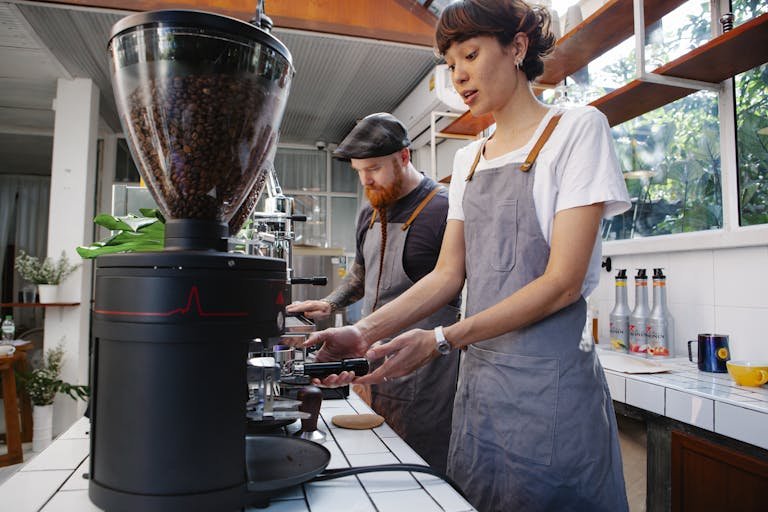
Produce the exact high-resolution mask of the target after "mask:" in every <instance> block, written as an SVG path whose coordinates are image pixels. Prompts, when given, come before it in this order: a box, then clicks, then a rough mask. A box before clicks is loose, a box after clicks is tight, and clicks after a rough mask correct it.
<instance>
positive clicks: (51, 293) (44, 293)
mask: <svg viewBox="0 0 768 512" xmlns="http://www.w3.org/2000/svg"><path fill="white" fill-rule="evenodd" d="M37 294H38V295H39V296H40V303H41V304H51V303H54V302H56V301H57V299H58V295H59V286H58V285H56V284H39V285H37Z"/></svg>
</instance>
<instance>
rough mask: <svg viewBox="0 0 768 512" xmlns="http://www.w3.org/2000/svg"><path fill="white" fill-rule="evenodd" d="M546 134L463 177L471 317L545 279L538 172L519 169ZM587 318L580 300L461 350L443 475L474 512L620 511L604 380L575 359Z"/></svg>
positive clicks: (617, 455) (588, 357)
mask: <svg viewBox="0 0 768 512" xmlns="http://www.w3.org/2000/svg"><path fill="white" fill-rule="evenodd" d="M559 117H560V116H555V118H553V119H552V120H551V121H550V122H554V124H556V123H557V120H559ZM553 129H554V126H552V127H551V129H550V127H549V126H548V127H547V129H545V130H544V133H543V134H542V136H541V137H540V138H539V140H538V141H537V144H536V145H535V146H534V150H533V151H532V152H531V155H529V156H528V158H527V159H526V161H525V162H524V163H522V164H519V163H517V164H510V165H506V166H503V167H500V168H495V169H487V170H483V171H481V172H478V173H477V174H476V175H474V178H470V179H468V183H467V187H466V190H465V193H464V200H463V206H464V216H465V221H464V238H465V242H466V272H467V308H466V315H467V317H469V316H471V315H473V314H476V313H478V312H480V311H483V310H485V309H487V308H489V307H491V306H493V305H495V304H497V303H498V302H500V301H502V300H503V299H505V298H507V297H509V296H510V295H512V294H513V293H515V292H516V291H517V290H519V289H520V288H522V287H523V286H525V285H526V284H528V283H530V282H531V281H533V280H534V279H536V278H537V277H539V276H541V275H542V274H543V273H544V270H545V268H546V266H547V260H548V259H549V245H548V244H547V241H546V239H545V238H544V236H543V234H542V232H541V227H540V225H539V221H538V218H537V217H536V211H535V206H534V200H533V180H534V171H532V170H531V171H530V172H524V171H526V170H529V169H531V168H532V167H533V163H534V162H535V158H536V156H537V154H538V150H539V149H541V146H543V144H544V142H546V139H547V138H548V136H549V135H550V134H551V130H553ZM484 145H485V144H484V143H483V144H482V145H481V148H480V152H482V151H483V146H484ZM479 158H480V153H478V155H477V158H476V159H475V163H474V165H473V166H472V171H471V172H470V175H472V174H473V173H474V169H475V167H476V166H477V162H478V160H479ZM470 180H471V181H470ZM585 315H586V306H585V301H584V299H583V298H580V299H579V300H578V301H577V302H575V303H574V304H571V305H570V306H567V307H565V308H563V309H562V310H560V311H558V312H557V313H554V314H552V315H550V316H549V317H547V318H545V319H543V320H541V321H539V322H537V323H535V324H533V325H530V326H528V327H525V328H522V329H519V330H516V331H513V332H509V333H507V334H503V335H501V336H498V337H496V338H492V339H488V340H485V341H481V342H478V343H474V344H472V345H470V346H469V348H468V350H467V351H466V353H465V356H464V358H463V360H462V363H461V371H460V375H459V385H458V390H457V392H456V402H455V405H454V416H453V432H452V436H451V448H450V453H449V456H448V474H449V475H450V476H451V477H452V478H453V479H454V480H455V481H456V482H457V483H458V484H459V486H460V487H461V488H462V489H463V490H464V492H465V493H466V494H467V496H468V497H469V500H470V502H471V503H472V505H474V506H475V507H476V508H477V509H478V510H480V511H481V512H491V511H500V512H501V511H503V512H512V511H539V510H547V511H590V512H598V511H610V512H617V511H618V512H620V511H626V510H628V505H627V498H626V492H625V489H624V477H623V474H622V465H621V452H620V450H619V443H618V433H617V427H616V418H615V416H614V410H613V404H612V402H611V398H610V395H609V392H608V386H607V383H606V380H605V375H604V373H603V369H602V367H601V366H600V362H599V361H598V359H597V356H596V355H595V352H594V351H592V352H582V351H580V350H579V341H580V338H581V331H582V328H583V326H584V321H585Z"/></svg>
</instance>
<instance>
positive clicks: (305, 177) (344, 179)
mask: <svg viewBox="0 0 768 512" xmlns="http://www.w3.org/2000/svg"><path fill="white" fill-rule="evenodd" d="M275 169H276V170H277V176H278V180H279V181H280V186H281V187H282V189H283V193H284V194H285V195H287V196H291V197H293V198H294V201H295V203H294V204H295V210H296V212H295V213H296V214H299V215H306V217H307V220H306V222H296V223H294V231H295V236H296V239H295V243H296V244H298V245H309V246H315V247H334V248H341V249H343V250H344V251H345V252H354V251H355V221H356V220H357V205H358V187H359V185H358V183H359V181H358V179H357V174H356V173H355V172H354V171H352V168H351V167H350V165H349V163H348V162H341V161H338V160H332V159H330V158H329V154H328V152H327V151H318V150H317V149H305V148H296V147H287V146H286V147H278V149H277V154H276V155H275Z"/></svg>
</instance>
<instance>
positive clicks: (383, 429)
mask: <svg viewBox="0 0 768 512" xmlns="http://www.w3.org/2000/svg"><path fill="white" fill-rule="evenodd" d="M373 431H374V432H376V435H377V436H379V437H382V438H383V437H398V435H397V432H395V431H394V430H392V427H390V426H389V425H387V424H386V422H385V423H382V424H381V425H379V426H378V427H376V428H374V429H373Z"/></svg>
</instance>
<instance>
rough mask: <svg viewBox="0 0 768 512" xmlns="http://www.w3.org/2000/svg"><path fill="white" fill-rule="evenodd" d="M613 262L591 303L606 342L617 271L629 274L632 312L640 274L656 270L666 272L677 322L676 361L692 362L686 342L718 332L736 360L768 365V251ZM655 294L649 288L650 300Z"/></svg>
mask: <svg viewBox="0 0 768 512" xmlns="http://www.w3.org/2000/svg"><path fill="white" fill-rule="evenodd" d="M611 260H612V263H613V268H614V270H613V271H612V272H611V273H610V274H609V273H608V272H605V271H603V272H602V277H601V279H600V285H599V287H598V288H597V289H596V290H595V291H594V292H593V293H592V296H591V297H590V300H596V301H597V303H598V305H599V308H600V320H599V337H600V340H601V341H602V340H606V341H607V340H608V325H609V324H608V315H609V314H610V311H611V308H613V305H614V279H613V276H615V274H616V269H617V268H626V269H627V276H628V279H627V282H628V285H627V288H628V296H629V304H630V307H633V306H634V303H635V300H634V299H635V297H634V294H635V287H634V279H633V276H634V275H635V269H636V268H637V267H644V268H647V269H648V275H649V276H650V275H651V273H652V271H651V269H652V268H655V267H664V269H665V274H666V276H667V300H668V303H669V307H670V311H671V313H672V316H673V317H674V320H675V337H674V341H673V356H676V357H677V356H681V357H688V349H687V343H686V342H687V340H691V339H696V334H698V333H712V332H714V333H718V334H728V335H729V336H730V347H731V358H732V359H750V360H762V361H768V334H766V333H768V245H762V246H754V247H742V248H729V249H707V250H697V251H679V252H659V253H652V254H641V255H620V256H612V257H611ZM649 284H650V278H649ZM651 290H652V287H651V286H649V295H651V294H652V292H651ZM651 305H652V299H651ZM694 350H695V345H694ZM694 357H695V356H694Z"/></svg>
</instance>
